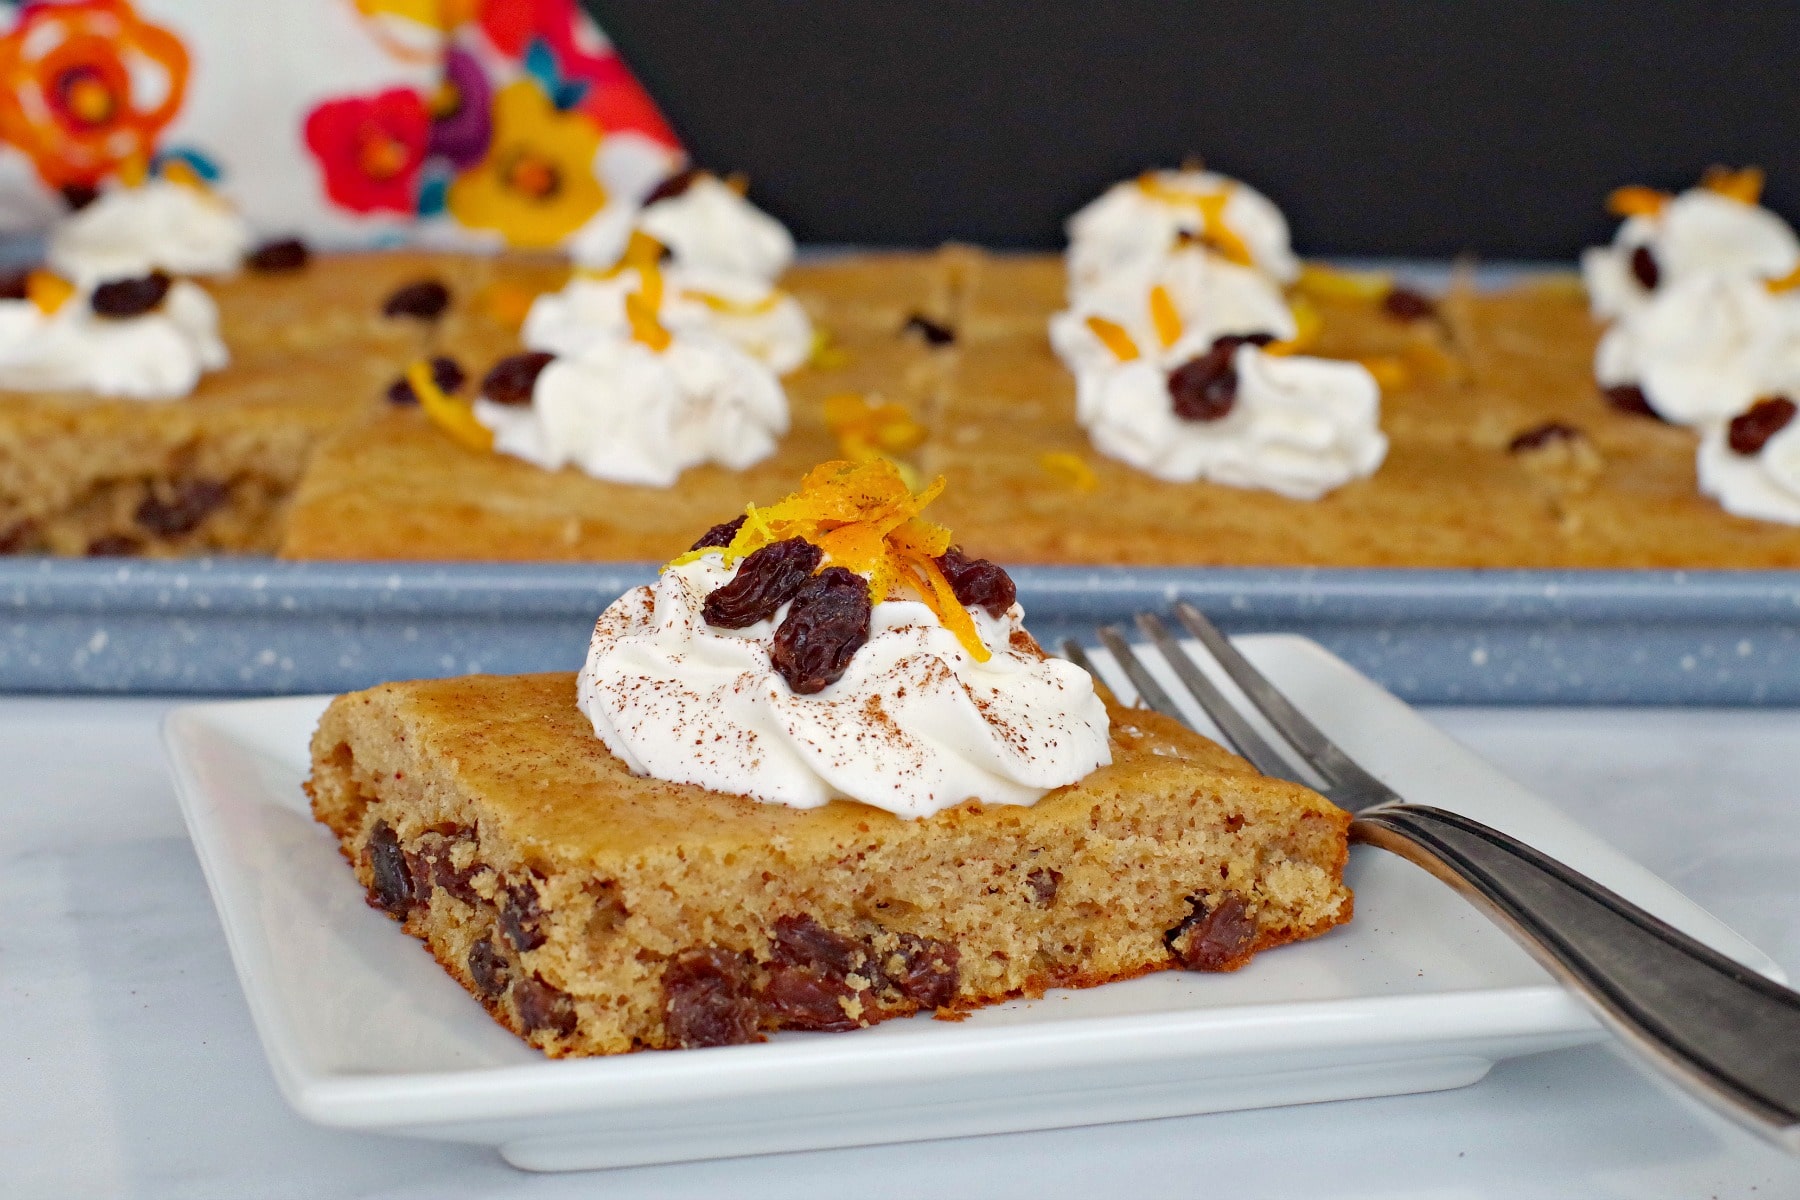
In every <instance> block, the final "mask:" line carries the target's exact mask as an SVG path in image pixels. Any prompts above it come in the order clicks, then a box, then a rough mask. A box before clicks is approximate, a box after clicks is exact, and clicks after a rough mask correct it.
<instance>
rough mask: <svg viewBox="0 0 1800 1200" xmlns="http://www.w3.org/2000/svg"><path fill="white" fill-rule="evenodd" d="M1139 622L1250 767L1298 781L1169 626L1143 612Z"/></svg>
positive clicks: (1232, 746)
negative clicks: (1173, 635)
mask: <svg viewBox="0 0 1800 1200" xmlns="http://www.w3.org/2000/svg"><path fill="white" fill-rule="evenodd" d="M1137 623H1138V628H1139V629H1142V630H1143V631H1144V632H1145V633H1146V634H1148V635H1149V637H1150V640H1151V641H1153V642H1155V643H1156V648H1157V649H1158V650H1159V651H1161V652H1162V656H1163V658H1165V659H1166V660H1168V663H1169V666H1171V667H1173V668H1174V670H1175V674H1176V675H1178V676H1180V678H1181V682H1182V683H1183V684H1184V685H1186V687H1187V690H1188V692H1189V693H1190V694H1192V696H1193V697H1194V700H1195V702H1196V703H1198V704H1199V705H1200V707H1201V709H1202V710H1204V711H1205V713H1206V715H1207V716H1209V717H1211V718H1212V720H1213V724H1214V725H1217V726H1218V727H1219V732H1220V733H1222V734H1224V735H1225V740H1226V741H1227V742H1229V743H1230V744H1231V748H1232V749H1233V750H1236V751H1237V752H1238V753H1239V754H1241V755H1243V756H1244V757H1245V758H1247V759H1249V760H1250V765H1252V766H1254V767H1255V768H1256V769H1257V770H1259V771H1261V772H1262V773H1263V774H1264V775H1274V776H1277V777H1279V778H1282V779H1292V778H1294V765H1293V764H1292V763H1290V762H1288V760H1287V759H1286V758H1285V757H1283V756H1282V754H1281V752H1280V751H1279V750H1277V749H1275V747H1273V746H1271V745H1269V743H1268V741H1267V739H1265V738H1264V737H1263V735H1262V734H1260V733H1258V732H1257V731H1256V727H1255V726H1253V725H1251V724H1250V722H1248V721H1246V720H1245V719H1244V716H1243V714H1242V713H1240V712H1238V710H1237V709H1236V708H1235V707H1234V706H1233V705H1232V703H1231V701H1229V700H1227V699H1226V698H1225V694H1224V693H1223V692H1221V691H1219V689H1218V688H1217V687H1216V686H1214V684H1213V681H1212V680H1210V679H1208V678H1207V677H1206V675H1205V674H1204V673H1203V672H1202V671H1201V670H1200V668H1199V667H1198V666H1196V665H1195V663H1194V660H1193V659H1192V658H1191V657H1189V655H1188V652H1187V651H1186V650H1184V649H1182V647H1181V643H1179V642H1177V641H1176V640H1175V639H1174V638H1173V637H1170V636H1169V630H1168V627H1167V626H1166V625H1164V624H1163V623H1162V621H1160V620H1158V619H1157V617H1156V615H1155V614H1154V613H1147V612H1143V613H1139V614H1138V615H1137Z"/></svg>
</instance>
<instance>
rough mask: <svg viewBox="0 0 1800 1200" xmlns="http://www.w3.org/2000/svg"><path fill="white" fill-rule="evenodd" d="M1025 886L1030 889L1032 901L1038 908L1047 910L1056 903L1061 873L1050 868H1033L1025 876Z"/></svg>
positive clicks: (1060, 884)
mask: <svg viewBox="0 0 1800 1200" xmlns="http://www.w3.org/2000/svg"><path fill="white" fill-rule="evenodd" d="M1025 886H1027V887H1029V888H1030V889H1031V897H1032V900H1033V901H1035V902H1036V904H1037V906H1038V907H1039V908H1049V907H1050V906H1051V905H1052V904H1054V903H1056V889H1057V888H1059V887H1061V886H1062V872H1061V871H1058V870H1055V869H1054V868H1051V867H1033V868H1032V870H1031V873H1030V874H1028V875H1026V876H1025Z"/></svg>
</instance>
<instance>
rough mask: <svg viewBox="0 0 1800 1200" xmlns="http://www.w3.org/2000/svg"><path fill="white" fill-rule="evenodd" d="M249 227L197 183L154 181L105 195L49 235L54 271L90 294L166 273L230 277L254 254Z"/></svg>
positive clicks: (68, 218)
mask: <svg viewBox="0 0 1800 1200" xmlns="http://www.w3.org/2000/svg"><path fill="white" fill-rule="evenodd" d="M250 242H251V235H250V227H249V226H248V225H247V224H245V222H244V219H243V218H242V217H240V216H239V215H238V214H237V211H236V210H235V209H233V208H232V207H231V205H229V204H227V203H226V202H225V201H224V200H223V199H221V198H220V197H219V196H217V195H216V194H214V193H213V192H212V191H210V190H209V189H207V188H206V187H205V186H204V185H202V184H200V183H199V182H198V181H187V182H179V181H176V180H173V179H168V178H160V177H159V178H154V179H147V180H145V181H144V182H143V183H140V184H137V185H135V186H126V187H116V188H113V189H111V190H109V191H106V192H103V193H102V194H101V195H100V196H99V198H98V199H96V200H95V201H94V202H93V203H92V204H89V205H88V206H87V207H85V208H83V209H81V210H80V211H79V212H75V213H72V214H70V215H69V216H68V217H67V218H65V219H64V220H63V221H62V222H61V223H60V224H58V225H57V226H56V228H54V229H53V230H51V231H50V243H49V250H48V252H47V258H48V261H49V264H50V266H51V267H52V268H53V269H54V270H56V271H57V272H58V273H59V274H62V275H64V276H67V277H68V278H70V279H72V280H74V281H75V282H76V283H77V284H80V285H82V286H83V287H91V286H93V285H94V284H97V283H101V282H104V281H106V280H109V279H129V278H134V277H137V276H142V275H148V274H149V273H150V272H152V271H166V272H167V273H169V274H170V275H229V274H231V273H232V272H234V271H236V270H237V269H238V267H239V266H241V265H242V263H243V261H244V255H245V254H246V253H247V252H248V251H249V249H250Z"/></svg>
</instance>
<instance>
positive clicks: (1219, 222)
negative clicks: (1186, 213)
mask: <svg viewBox="0 0 1800 1200" xmlns="http://www.w3.org/2000/svg"><path fill="white" fill-rule="evenodd" d="M1195 200H1196V202H1197V203H1198V204H1199V205H1200V218H1201V220H1203V221H1205V222H1206V240H1207V242H1208V244H1210V245H1211V246H1212V248H1213V249H1215V250H1217V251H1218V252H1219V253H1220V254H1222V255H1224V256H1225V259H1226V261H1228V262H1234V263H1236V264H1237V265H1238V266H1240V267H1250V266H1255V265H1256V260H1255V258H1253V257H1252V256H1251V254H1250V247H1249V245H1248V244H1247V243H1246V242H1245V241H1244V239H1243V238H1241V237H1239V236H1238V232H1237V230H1235V229H1233V228H1232V227H1231V226H1229V225H1227V224H1226V223H1225V206H1226V205H1227V204H1229V203H1231V191H1230V189H1229V188H1228V189H1226V190H1225V191H1222V192H1209V193H1208V194H1206V195H1204V196H1198V197H1195Z"/></svg>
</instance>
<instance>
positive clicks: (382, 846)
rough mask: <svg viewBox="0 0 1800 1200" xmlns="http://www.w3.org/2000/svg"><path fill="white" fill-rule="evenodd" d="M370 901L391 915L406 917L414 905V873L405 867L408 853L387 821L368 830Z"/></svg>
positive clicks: (376, 823)
mask: <svg viewBox="0 0 1800 1200" xmlns="http://www.w3.org/2000/svg"><path fill="white" fill-rule="evenodd" d="M368 846H369V874H370V877H371V882H370V884H369V900H370V903H372V904H374V905H375V906H376V907H378V908H384V909H386V910H387V911H388V913H389V915H391V916H395V917H405V916H406V912H407V910H408V909H409V908H411V907H412V899H413V882H412V875H411V873H410V872H409V871H408V870H407V868H406V855H405V853H404V852H402V851H401V849H400V839H399V838H397V837H395V836H394V830H393V827H392V826H390V825H389V824H388V823H387V822H386V821H377V822H375V828H373V829H371V830H369V842H368Z"/></svg>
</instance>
